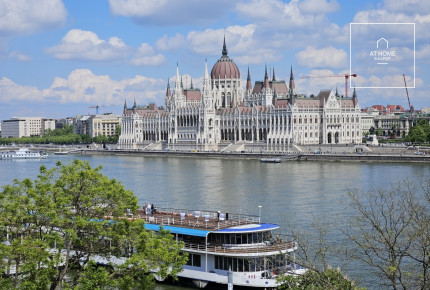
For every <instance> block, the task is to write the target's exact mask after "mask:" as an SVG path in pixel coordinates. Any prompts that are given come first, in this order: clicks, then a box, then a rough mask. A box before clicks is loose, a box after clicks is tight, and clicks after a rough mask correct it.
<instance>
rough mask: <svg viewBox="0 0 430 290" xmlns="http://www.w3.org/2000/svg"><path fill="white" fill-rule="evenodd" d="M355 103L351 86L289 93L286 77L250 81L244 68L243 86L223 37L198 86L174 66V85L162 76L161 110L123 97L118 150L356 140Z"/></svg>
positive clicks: (283, 148) (286, 147)
mask: <svg viewBox="0 0 430 290" xmlns="http://www.w3.org/2000/svg"><path fill="white" fill-rule="evenodd" d="M360 123H361V110H360V106H359V104H358V99H357V95H356V92H355V90H354V94H353V97H351V98H343V97H340V96H339V95H338V94H337V93H334V92H333V91H330V90H327V91H321V92H320V93H319V94H318V96H316V97H305V96H303V95H297V93H296V92H295V84H294V76H293V71H292V68H291V73H290V80H289V83H288V85H287V83H286V82H285V81H284V80H277V79H276V77H275V73H274V72H273V73H272V76H271V78H269V77H268V74H267V67H266V70H265V76H264V80H263V81H257V82H255V84H254V87H253V86H252V83H251V76H250V74H249V69H248V75H247V81H246V86H245V89H244V88H243V86H242V82H241V75H240V71H239V69H238V67H237V66H236V64H235V63H234V61H233V60H232V59H231V58H230V57H229V56H228V52H227V48H226V44H225V40H224V45H223V49H222V56H221V58H220V59H218V61H217V62H216V63H215V64H214V66H213V67H212V70H211V73H210V74H209V71H208V67H207V63H206V64H205V69H204V81H203V88H202V90H201V91H200V90H199V89H195V88H193V86H192V84H191V87H190V88H184V87H183V85H182V81H181V78H180V74H179V68H178V67H177V68H176V79H175V84H174V87H173V88H171V87H170V84H169V82H168V83H167V89H166V96H165V109H164V108H158V107H157V106H155V105H151V106H147V107H138V106H137V105H136V102H135V103H134V105H133V107H132V108H128V107H127V105H126V104H124V111H123V115H122V124H121V136H120V138H119V143H118V144H119V148H121V149H146V150H150V149H154V150H155V149H158V150H160V149H165V148H168V149H169V150H202V151H244V150H246V151H259V152H261V151H278V152H289V151H295V150H299V148H298V146H300V145H307V144H346V143H361V141H362V129H361V125H360Z"/></svg>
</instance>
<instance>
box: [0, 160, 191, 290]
mask: <svg viewBox="0 0 430 290" xmlns="http://www.w3.org/2000/svg"><path fill="white" fill-rule="evenodd" d="M100 170H101V167H97V168H91V166H90V165H89V163H88V162H86V161H79V160H75V161H73V162H72V163H70V164H67V165H62V164H61V163H60V162H58V163H57V166H56V167H54V168H52V169H49V170H48V169H47V168H45V167H44V166H41V168H40V174H39V175H38V177H37V178H36V179H35V180H30V179H24V180H22V181H20V180H14V182H13V184H11V185H7V186H4V187H3V190H2V191H1V193H0V236H1V238H2V241H4V242H3V243H1V244H0V268H1V269H2V271H3V273H5V275H4V276H3V277H2V278H0V288H2V289H7V288H20V289H47V288H50V289H59V288H68V287H75V286H79V288H85V289H94V288H97V287H104V286H109V287H117V288H120V289H131V288H133V287H141V288H142V287H143V288H147V287H148V286H149V285H151V281H152V279H153V278H152V275H150V274H149V272H150V271H151V270H155V271H157V275H159V276H160V277H163V278H164V277H166V276H167V275H168V274H170V275H173V276H175V275H176V273H177V272H178V271H179V270H180V269H181V266H182V265H183V264H184V263H185V261H186V257H185V256H183V255H181V254H180V249H181V247H182V245H181V244H179V243H177V242H176V241H174V239H173V237H172V235H170V234H168V233H166V232H164V231H161V233H160V234H155V233H152V232H147V231H145V230H144V223H143V221H141V220H138V219H129V218H125V217H126V216H125V215H126V214H129V213H133V212H135V211H136V209H137V198H136V196H134V194H133V193H132V192H131V191H129V190H126V189H125V188H124V186H123V185H122V184H121V183H120V182H118V181H116V180H115V179H109V178H107V177H106V176H104V175H103V174H102V173H101V172H100ZM94 259H99V260H100V259H104V260H105V261H106V263H105V264H107V263H108V262H109V259H110V261H111V264H110V265H111V267H98V266H97V265H96V263H95V262H94V261H93V260H94ZM115 261H117V262H115ZM71 270H73V275H72V277H73V279H71V281H65V279H64V278H65V277H66V275H67V274H70V271H71Z"/></svg>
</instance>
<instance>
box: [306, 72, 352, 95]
mask: <svg viewBox="0 0 430 290" xmlns="http://www.w3.org/2000/svg"><path fill="white" fill-rule="evenodd" d="M338 77H344V78H345V98H347V97H348V79H349V77H357V74H338V75H323V76H304V77H301V78H302V79H311V78H338Z"/></svg>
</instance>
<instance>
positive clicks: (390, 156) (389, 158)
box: [74, 149, 430, 162]
mask: <svg viewBox="0 0 430 290" xmlns="http://www.w3.org/2000/svg"><path fill="white" fill-rule="evenodd" d="M381 151H383V152H378V153H368V152H367V153H364V152H360V153H343V152H342V153H339V152H331V153H330V152H329V153H321V154H314V153H290V154H283V153H254V152H229V153H223V152H184V151H137V150H86V149H82V150H80V151H75V152H74V154H103V155H118V156H121V155H127V156H142V157H163V158H169V157H184V158H222V159H261V158H281V159H287V160H291V159H296V160H301V161H354V162H357V161H358V162H430V155H415V154H414V152H407V153H393V152H392V150H389V149H387V150H381Z"/></svg>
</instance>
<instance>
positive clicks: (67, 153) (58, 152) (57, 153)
mask: <svg viewBox="0 0 430 290" xmlns="http://www.w3.org/2000/svg"><path fill="white" fill-rule="evenodd" d="M54 154H55V155H69V152H68V151H57V152H54Z"/></svg>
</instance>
